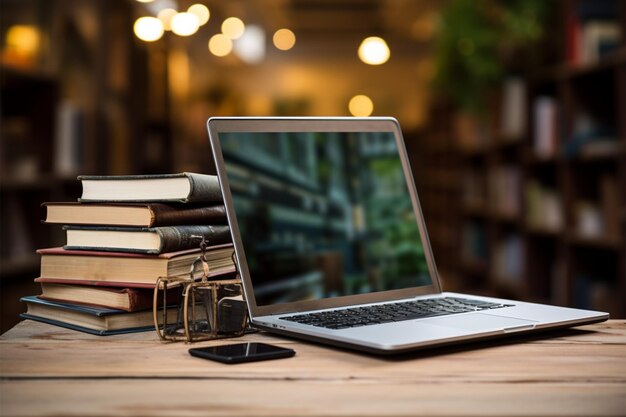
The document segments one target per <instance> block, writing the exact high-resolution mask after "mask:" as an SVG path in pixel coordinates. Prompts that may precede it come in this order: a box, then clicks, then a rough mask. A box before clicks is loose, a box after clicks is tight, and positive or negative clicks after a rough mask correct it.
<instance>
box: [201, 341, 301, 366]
mask: <svg viewBox="0 0 626 417" xmlns="http://www.w3.org/2000/svg"><path fill="white" fill-rule="evenodd" d="M189 354H190V355H191V356H196V357H198V358H203V359H210V360H214V361H218V362H222V363H243V362H254V361H264V360H268V359H279V358H289V357H291V356H293V355H295V354H296V351H295V350H293V349H289V348H284V347H280V346H273V345H268V344H267V343H257V342H248V343H237V344H234V345H222V346H209V347H204V348H193V349H189Z"/></svg>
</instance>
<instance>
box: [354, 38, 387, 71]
mask: <svg viewBox="0 0 626 417" xmlns="http://www.w3.org/2000/svg"><path fill="white" fill-rule="evenodd" d="M390 55H391V53H390V51H389V46H387V42H385V40H384V39H382V38H379V37H377V36H371V37H369V38H365V39H364V40H363V42H361V45H360V46H359V58H360V59H361V61H363V62H365V63H366V64H370V65H380V64H384V63H385V62H387V60H389V56H390Z"/></svg>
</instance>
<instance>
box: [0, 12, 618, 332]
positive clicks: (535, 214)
mask: <svg viewBox="0 0 626 417" xmlns="http://www.w3.org/2000/svg"><path fill="white" fill-rule="evenodd" d="M625 36H626V2H624V1H621V0H572V1H568V0H561V1H558V0H554V1H542V0H534V1H533V0H527V1H515V0H510V1H498V0H475V1H471V0H457V1H453V0H450V1H435V0H254V1H253V0H215V1H211V0H204V1H201V0H153V1H147V0H142V1H137V0H108V1H104V0H101V1H99V0H0V72H1V73H0V79H1V80H0V81H1V83H0V87H1V90H0V173H1V180H0V208H1V212H0V219H1V223H0V227H1V229H0V233H1V240H0V267H1V271H0V289H1V294H0V297H1V298H0V304H1V305H0V307H1V309H2V310H1V313H0V330H1V331H5V330H7V329H8V328H10V327H11V326H12V325H14V324H15V323H16V322H17V321H18V320H19V318H18V314H19V312H21V311H23V310H24V308H23V306H21V305H20V303H19V301H18V300H19V297H21V296H24V295H32V294H36V293H38V291H39V289H38V287H37V285H35V283H33V282H32V280H33V278H35V277H37V276H38V274H39V256H38V255H36V253H35V250H36V249H38V248H44V247H50V246H59V245H62V244H63V242H64V235H63V232H62V231H61V230H60V228H59V227H55V226H51V225H45V224H42V223H41V222H40V220H41V216H42V215H41V213H40V204H41V203H43V202H46V201H73V200H75V199H76V198H77V197H78V195H79V194H80V191H81V190H80V185H79V183H78V181H76V176H77V175H79V174H100V175H114V174H151V173H173V172H180V171H194V172H206V173H212V172H214V167H213V163H212V157H211V154H210V149H209V146H208V136H207V133H206V127H205V124H206V120H207V118H209V117H210V116H230V115H233V116H270V115H271V116H350V115H354V116H370V115H372V116H393V117H396V118H397V119H398V120H399V121H400V124H401V125H402V127H403V130H404V136H405V142H406V145H407V149H408V151H409V155H410V158H411V163H412V168H413V172H414V175H415V179H416V183H417V189H418V193H419V195H420V199H421V204H422V209H423V211H424V214H425V218H426V223H427V226H428V229H429V233H430V240H431V243H432V246H433V251H434V255H435V259H436V261H437V264H438V267H439V269H440V271H441V276H442V280H443V284H444V288H445V289H446V290H455V291H468V292H474V293H481V294H488V295H497V296H505V297H512V298H516V299H523V300H531V301H540V302H548V303H553V304H558V305H568V306H576V307H582V308H592V309H601V310H605V311H609V312H611V314H612V316H613V317H624V316H626V307H625V306H626V266H625V262H626V261H625V260H626V42H625Z"/></svg>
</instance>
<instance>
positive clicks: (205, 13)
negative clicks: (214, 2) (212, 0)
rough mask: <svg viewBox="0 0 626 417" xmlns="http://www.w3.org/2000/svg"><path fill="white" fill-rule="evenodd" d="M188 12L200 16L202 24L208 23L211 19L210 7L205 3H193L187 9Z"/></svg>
mask: <svg viewBox="0 0 626 417" xmlns="http://www.w3.org/2000/svg"><path fill="white" fill-rule="evenodd" d="M187 12H189V13H191V14H193V15H195V16H196V17H197V18H198V21H199V23H200V26H203V25H205V24H206V22H208V21H209V17H211V13H210V12H209V8H208V7H206V6H205V5H204V4H192V5H191V6H189V8H188V9H187Z"/></svg>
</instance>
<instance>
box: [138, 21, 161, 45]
mask: <svg viewBox="0 0 626 417" xmlns="http://www.w3.org/2000/svg"><path fill="white" fill-rule="evenodd" d="M133 30H134V31H135V36H137V37H138V38H139V39H141V40H142V41H146V42H154V41H156V40H159V39H161V36H163V23H161V21H160V20H159V19H157V18H156V17H150V16H144V17H140V18H139V19H137V20H135V25H134V26H133Z"/></svg>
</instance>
